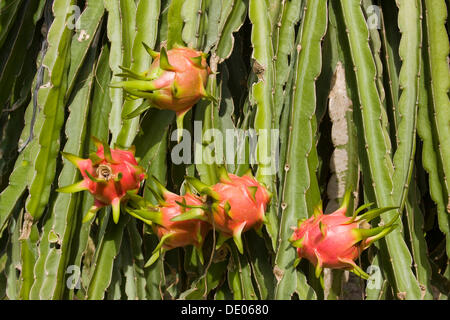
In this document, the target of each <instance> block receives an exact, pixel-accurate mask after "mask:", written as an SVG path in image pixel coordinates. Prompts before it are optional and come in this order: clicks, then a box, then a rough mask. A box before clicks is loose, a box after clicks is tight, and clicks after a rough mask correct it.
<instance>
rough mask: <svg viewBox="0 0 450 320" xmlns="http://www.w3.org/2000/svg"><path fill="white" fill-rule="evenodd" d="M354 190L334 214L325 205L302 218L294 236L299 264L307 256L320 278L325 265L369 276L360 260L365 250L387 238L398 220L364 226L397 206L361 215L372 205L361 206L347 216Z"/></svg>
mask: <svg viewBox="0 0 450 320" xmlns="http://www.w3.org/2000/svg"><path fill="white" fill-rule="evenodd" d="M349 200H350V192H347V193H346V195H345V197H344V201H343V204H342V205H341V207H340V208H339V209H337V210H336V211H335V212H333V213H331V214H323V212H322V208H321V206H317V207H316V208H315V209H314V215H313V216H312V217H310V218H309V219H307V220H303V221H302V220H299V222H298V226H297V228H294V233H293V235H292V237H291V238H290V241H291V242H292V244H293V245H294V246H295V247H296V248H297V254H298V258H297V259H296V261H295V263H294V265H297V264H298V263H299V261H300V259H301V258H306V259H307V260H309V261H310V262H311V263H312V264H313V265H314V266H315V274H316V277H318V278H319V277H320V276H321V274H322V269H323V268H332V269H346V270H350V271H352V272H353V273H355V274H356V275H358V276H360V277H361V278H364V279H368V278H369V275H368V274H367V273H365V272H364V271H363V270H362V269H361V268H360V267H359V266H358V265H357V264H356V263H355V259H356V258H358V257H359V256H360V254H361V252H362V251H363V250H365V249H367V248H368V247H369V246H370V245H371V244H372V243H373V242H374V241H376V240H378V239H380V238H382V237H384V236H385V235H387V234H388V233H389V232H391V231H392V230H393V229H395V227H397V225H396V224H394V222H395V220H396V219H397V218H398V215H399V214H398V213H397V215H396V216H395V218H394V219H392V220H391V221H390V222H389V223H388V224H386V225H384V226H379V227H375V228H371V229H365V228H362V226H363V225H367V224H366V222H369V221H370V220H371V219H373V218H375V217H377V216H379V215H380V214H381V213H383V212H386V211H390V210H393V209H396V208H395V207H386V208H378V209H372V210H369V211H367V212H366V213H364V214H362V215H360V216H358V213H359V212H361V211H362V210H363V209H366V208H368V207H370V206H371V205H372V204H371V203H370V204H367V205H363V206H361V207H360V208H359V209H358V210H356V211H355V213H354V214H353V216H352V217H347V216H346V211H347V207H348V203H349Z"/></svg>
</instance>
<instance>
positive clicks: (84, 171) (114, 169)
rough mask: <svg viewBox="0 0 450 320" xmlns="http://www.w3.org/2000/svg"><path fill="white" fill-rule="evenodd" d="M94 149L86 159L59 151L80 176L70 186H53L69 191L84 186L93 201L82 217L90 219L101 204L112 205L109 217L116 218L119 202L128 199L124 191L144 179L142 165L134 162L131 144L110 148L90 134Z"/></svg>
mask: <svg viewBox="0 0 450 320" xmlns="http://www.w3.org/2000/svg"><path fill="white" fill-rule="evenodd" d="M93 140H94V142H95V145H96V147H97V152H95V153H92V154H91V155H90V156H89V159H82V158H80V157H78V156H76V155H73V154H70V153H66V152H63V153H62V155H63V156H64V157H65V158H66V159H67V160H69V161H70V162H72V163H73V164H74V165H75V166H77V167H78V169H79V170H80V171H81V175H82V177H83V180H81V181H79V182H77V183H74V184H72V185H70V186H66V187H62V188H59V189H57V191H58V192H64V193H71V192H78V191H83V190H88V191H89V192H90V193H91V194H92V195H93V196H94V199H95V202H94V205H93V206H92V207H91V208H90V210H89V211H88V213H87V214H86V215H85V217H84V218H83V222H86V221H89V220H91V219H92V218H93V217H94V216H95V214H96V212H97V211H98V210H99V209H100V208H102V207H105V206H108V205H111V206H112V214H113V220H114V222H115V223H117V222H118V221H119V216H120V204H121V202H124V201H126V200H127V199H128V196H127V195H128V193H129V192H131V193H133V192H134V193H136V192H137V191H138V190H139V187H140V183H141V181H142V180H144V179H145V177H146V174H145V172H144V169H143V168H142V167H140V166H139V165H138V162H137V160H136V158H135V156H134V148H130V149H128V150H121V149H110V147H109V145H108V144H107V143H103V142H101V141H100V140H98V139H97V138H95V137H93Z"/></svg>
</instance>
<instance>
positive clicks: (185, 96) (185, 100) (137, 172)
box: [58, 47, 396, 278]
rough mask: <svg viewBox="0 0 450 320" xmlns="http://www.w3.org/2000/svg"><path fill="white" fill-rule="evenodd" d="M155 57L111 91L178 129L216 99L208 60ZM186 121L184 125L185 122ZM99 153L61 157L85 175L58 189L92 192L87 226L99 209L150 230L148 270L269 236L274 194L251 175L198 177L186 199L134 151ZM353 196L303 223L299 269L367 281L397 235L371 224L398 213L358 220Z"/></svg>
mask: <svg viewBox="0 0 450 320" xmlns="http://www.w3.org/2000/svg"><path fill="white" fill-rule="evenodd" d="M146 49H147V51H148V52H149V54H150V55H151V56H152V58H153V63H152V65H151V66H150V69H149V70H148V71H147V72H143V73H141V74H138V73H135V72H132V71H131V70H128V69H125V68H123V69H124V70H125V73H123V74H121V75H122V76H123V77H126V78H128V80H127V81H123V82H119V83H115V84H112V86H114V87H120V88H123V89H124V90H125V91H126V92H127V94H128V95H129V96H130V97H132V98H133V97H134V98H144V99H147V100H148V102H149V103H150V104H151V105H152V106H153V107H156V108H159V109H167V110H173V111H175V112H176V115H177V118H178V119H177V124H178V128H179V129H180V125H181V124H182V119H183V116H184V115H185V113H186V112H187V111H189V110H190V109H191V108H192V107H193V106H194V105H195V104H196V103H197V102H198V101H199V100H200V99H202V98H207V99H211V100H214V98H213V97H211V95H210V94H208V93H207V92H206V89H205V86H206V82H207V78H208V75H209V74H210V73H211V70H210V68H209V67H208V64H207V61H206V58H207V55H206V54H204V53H202V52H200V51H196V50H193V49H190V48H185V47H175V48H173V49H171V50H168V51H166V50H165V49H164V48H162V50H161V52H160V53H158V52H154V51H152V50H150V49H149V48H148V47H146ZM180 119H181V121H180ZM93 139H94V142H95V145H96V148H97V151H96V152H95V153H92V154H91V155H90V156H89V158H88V159H83V158H80V157H78V156H76V155H72V154H67V153H63V156H64V157H65V158H66V159H67V160H69V161H70V162H72V163H73V164H74V165H75V166H77V168H78V169H79V170H80V172H81V175H82V178H83V179H82V180H81V181H80V182H78V183H75V184H73V185H70V186H67V187H63V188H60V189H58V191H59V192H78V191H84V190H86V191H88V192H90V193H91V194H92V195H93V197H94V199H95V202H94V205H93V206H92V207H91V208H90V210H89V211H88V212H87V213H86V214H85V216H84V218H83V222H87V221H90V220H92V219H93V218H94V217H95V216H96V213H97V211H98V210H99V209H101V208H102V207H105V206H111V207H112V210H111V212H112V218H113V221H114V222H115V223H118V222H119V219H120V215H121V214H126V213H127V214H129V215H131V216H133V217H134V218H137V219H139V220H141V221H143V222H144V223H146V224H148V225H150V226H151V228H152V230H153V232H154V234H155V235H156V236H157V237H158V238H159V244H158V245H157V246H156V248H155V249H154V251H153V253H152V256H151V258H150V259H149V261H148V262H147V264H146V266H150V265H151V264H153V263H154V262H155V261H156V260H157V259H158V258H159V257H160V256H161V254H162V253H164V252H165V251H167V250H171V249H174V248H178V247H184V246H189V245H192V246H194V248H195V249H196V252H197V253H198V254H197V256H198V257H199V260H200V261H201V262H202V263H203V251H202V246H203V244H204V242H205V239H207V235H208V233H209V232H211V231H212V232H218V233H219V235H218V238H217V242H216V245H215V246H214V247H215V249H218V248H220V247H221V246H222V245H223V244H224V243H225V242H226V241H227V240H228V239H230V238H233V240H234V243H235V245H236V247H237V249H238V251H239V252H240V253H241V254H243V253H244V245H243V241H242V234H243V233H244V232H247V231H248V230H250V229H254V230H255V231H256V232H257V233H258V234H260V235H261V236H263V232H262V228H263V226H264V224H265V223H266V222H267V219H266V210H267V208H268V206H269V204H270V199H271V193H270V191H269V190H268V189H267V187H266V186H264V185H263V184H262V183H260V182H258V181H257V180H256V179H255V178H254V177H253V176H252V174H251V172H249V173H247V174H245V175H243V176H241V177H240V176H237V175H234V174H231V173H228V172H227V171H226V169H225V168H224V167H222V166H221V167H219V168H218V177H219V181H218V182H217V183H216V184H214V185H206V184H204V183H203V182H201V181H200V180H198V179H196V178H195V177H186V178H185V181H186V183H185V188H184V189H185V193H184V194H182V195H179V194H176V193H173V192H170V191H169V190H167V189H166V187H165V186H164V185H163V184H162V183H161V182H160V181H158V180H157V179H156V178H155V177H154V176H152V175H147V173H146V172H145V170H144V168H143V167H141V166H139V164H138V162H139V161H138V159H137V158H136V157H135V150H134V148H133V147H132V148H128V149H121V148H119V147H114V148H111V147H110V146H109V144H108V143H106V142H102V141H99V140H98V139H96V138H93ZM149 176H150V179H151V180H150V179H148V181H147V182H146V186H147V187H148V188H149V189H150V191H151V192H152V193H153V195H154V198H155V199H156V200H157V203H156V204H154V203H150V202H149V201H147V200H145V199H144V198H143V197H141V196H140V195H139V192H140V190H141V187H142V186H143V184H144V181H145V180H146V179H147V178H149ZM349 199H350V192H347V194H346V196H345V197H344V201H343V204H342V205H341V207H340V208H339V209H338V210H336V211H335V212H333V213H331V214H323V212H322V209H321V206H317V207H316V209H315V210H314V215H313V216H311V217H310V218H309V219H307V220H305V221H299V223H298V226H297V227H296V228H294V232H293V234H292V237H291V238H290V241H291V242H292V245H293V246H294V247H295V248H296V250H297V256H298V258H297V259H296V261H295V262H294V265H295V266H297V265H298V262H299V261H300V259H301V258H305V259H307V260H309V261H310V262H311V263H312V264H313V265H314V266H315V267H316V275H317V277H319V276H320V275H321V273H322V269H323V268H333V269H347V270H351V271H352V272H354V273H355V274H357V275H359V276H361V277H363V278H368V275H367V274H366V273H364V271H362V269H361V268H360V267H358V266H357V264H356V263H355V260H356V259H357V258H358V257H359V256H360V254H361V252H362V251H363V250H365V249H367V248H368V247H369V246H370V245H371V244H372V243H373V242H374V241H376V240H378V239H380V238H381V237H383V236H385V235H386V234H388V233H389V232H391V231H392V230H393V229H394V228H395V226H396V225H395V224H393V222H394V220H393V221H391V222H390V223H388V224H386V225H384V226H379V227H375V228H367V225H368V224H367V222H368V221H370V220H372V219H374V218H376V217H378V216H379V215H380V214H381V213H383V212H385V211H387V210H392V209H393V208H379V209H373V210H369V211H367V212H365V213H364V214H362V215H358V213H359V212H361V211H362V210H363V209H367V208H368V207H369V206H370V205H371V204H369V205H364V206H362V207H360V208H359V209H358V210H356V211H355V213H354V214H353V216H351V217H350V216H347V215H346V211H347V207H348V203H349Z"/></svg>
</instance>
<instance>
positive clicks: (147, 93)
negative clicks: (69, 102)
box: [110, 43, 216, 140]
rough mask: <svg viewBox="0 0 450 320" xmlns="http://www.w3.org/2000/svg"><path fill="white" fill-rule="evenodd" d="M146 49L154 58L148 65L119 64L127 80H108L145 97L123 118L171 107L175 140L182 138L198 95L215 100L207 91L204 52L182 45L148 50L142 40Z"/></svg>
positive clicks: (207, 67) (206, 67)
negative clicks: (140, 67)
mask: <svg viewBox="0 0 450 320" xmlns="http://www.w3.org/2000/svg"><path fill="white" fill-rule="evenodd" d="M143 45H144V47H145V49H146V50H147V52H148V53H149V54H150V56H151V57H152V58H153V59H154V60H153V63H152V64H151V66H150V69H149V70H148V71H146V72H142V73H136V72H134V71H132V70H130V69H128V68H125V67H121V69H122V70H123V73H120V74H117V75H116V76H121V77H125V78H128V79H129V80H127V81H122V82H116V83H111V84H110V86H111V87H114V88H123V89H124V90H125V91H126V92H127V94H128V98H131V99H138V98H144V99H146V100H145V101H144V103H143V104H142V105H141V106H139V107H138V108H136V109H135V110H133V111H132V112H131V113H129V114H126V115H123V117H124V118H125V119H130V118H134V117H136V116H138V115H140V114H141V113H142V112H144V111H145V110H147V109H148V108H150V107H152V106H153V107H156V108H159V109H163V110H173V111H175V112H176V115H177V126H178V140H180V138H181V129H182V128H183V118H184V115H185V114H186V112H187V111H189V110H190V109H191V108H192V107H193V106H194V105H195V104H196V103H197V102H198V101H199V100H200V99H201V98H206V99H209V100H212V101H216V99H215V98H214V97H212V96H211V95H210V94H208V93H207V92H206V89H205V86H206V82H207V80H208V75H209V74H211V70H210V68H209V66H208V64H207V62H206V56H207V54H205V53H203V52H201V51H197V50H194V49H190V48H187V47H182V46H175V47H174V48H173V49H170V50H168V51H166V49H165V48H164V47H162V48H161V52H155V51H153V50H151V49H150V48H149V47H148V46H147V45H146V44H145V43H143Z"/></svg>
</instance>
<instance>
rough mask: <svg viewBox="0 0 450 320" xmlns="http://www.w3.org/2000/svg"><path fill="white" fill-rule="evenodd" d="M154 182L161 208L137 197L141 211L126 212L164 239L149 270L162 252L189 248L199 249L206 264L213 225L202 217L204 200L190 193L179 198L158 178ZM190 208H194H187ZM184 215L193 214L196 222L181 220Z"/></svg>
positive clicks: (152, 257) (128, 210)
mask: <svg viewBox="0 0 450 320" xmlns="http://www.w3.org/2000/svg"><path fill="white" fill-rule="evenodd" d="M152 179H153V181H154V182H155V184H156V186H157V188H158V190H155V189H153V188H152V187H150V185H148V186H149V188H150V190H151V191H152V193H153V194H154V196H155V198H156V199H157V200H158V202H159V204H158V206H154V205H153V204H151V203H149V202H148V201H145V200H144V199H143V198H141V197H139V196H133V199H134V200H136V201H135V204H136V205H137V206H138V208H132V207H127V209H126V210H127V212H128V213H129V214H130V215H132V216H134V217H135V218H138V219H140V220H142V221H144V222H145V223H147V224H149V225H151V226H152V229H153V231H154V233H155V234H156V235H157V236H158V238H159V240H160V241H159V244H158V245H157V246H156V248H155V249H154V250H153V252H152V256H151V257H150V259H149V260H148V262H147V263H146V264H145V267H148V266H150V265H152V264H153V263H154V262H155V261H156V260H157V259H158V258H159V256H160V255H161V253H162V252H164V251H167V250H171V249H174V248H178V247H184V246H188V245H193V246H194V247H195V249H196V251H197V256H198V257H199V259H200V262H201V263H202V264H203V252H202V246H203V242H204V240H205V238H206V235H207V233H208V231H209V230H210V229H211V226H210V225H209V223H207V222H206V221H202V219H201V217H200V218H198V217H199V216H200V215H199V211H201V210H202V209H201V206H202V199H200V197H198V196H196V195H194V194H192V193H190V192H187V193H186V194H185V195H177V194H175V193H172V192H170V191H168V190H167V189H166V188H165V187H164V186H163V185H162V184H161V183H160V182H159V181H158V179H156V178H155V177H154V176H152ZM189 206H192V208H187V207H189ZM183 214H184V215H192V216H194V217H195V219H186V220H182V221H177V220H176V218H177V217H179V216H180V215H183ZM203 220H205V219H203Z"/></svg>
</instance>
